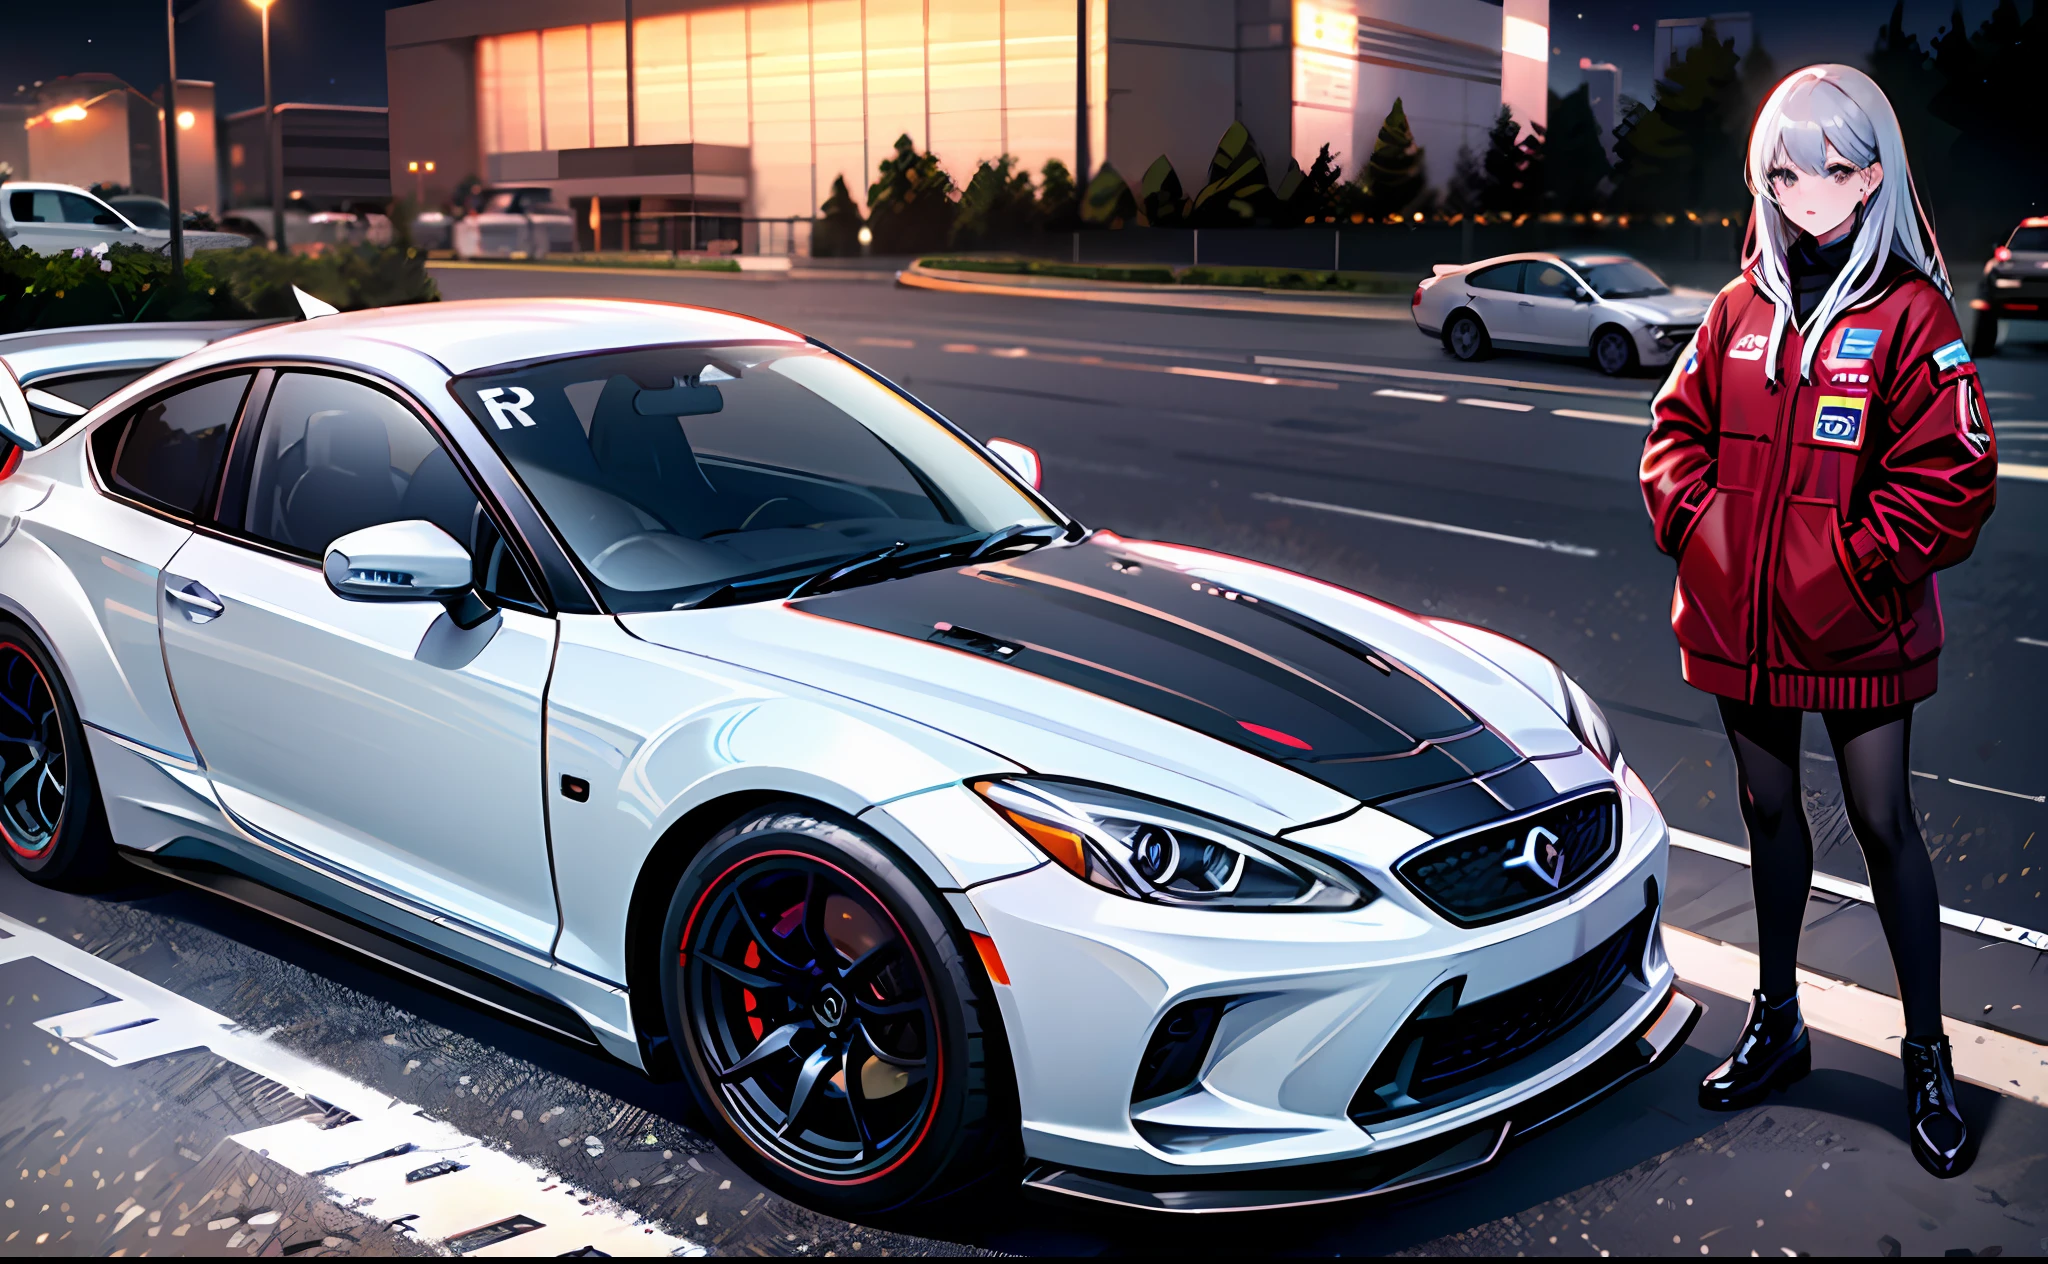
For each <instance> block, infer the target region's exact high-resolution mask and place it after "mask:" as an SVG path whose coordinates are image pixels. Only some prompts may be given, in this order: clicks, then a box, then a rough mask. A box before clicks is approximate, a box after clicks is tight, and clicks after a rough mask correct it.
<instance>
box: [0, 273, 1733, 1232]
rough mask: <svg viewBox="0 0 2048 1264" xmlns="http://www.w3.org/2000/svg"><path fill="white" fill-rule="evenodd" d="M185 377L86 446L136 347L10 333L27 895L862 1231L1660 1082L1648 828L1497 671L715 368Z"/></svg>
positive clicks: (222, 371) (1321, 1171)
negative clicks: (286, 946)
mask: <svg viewBox="0 0 2048 1264" xmlns="http://www.w3.org/2000/svg"><path fill="white" fill-rule="evenodd" d="M219 332H220V331H218V330H216V329H212V328H197V329H192V328H187V329H183V330H179V331H168V330H167V331H162V333H164V334H172V333H175V334H176V336H177V337H180V338H182V339H183V340H184V343H185V345H184V346H174V347H166V348H160V351H161V352H162V353H164V358H165V359H167V360H169V362H168V363H165V364H163V365H162V366H161V367H160V368H157V369H155V370H153V371H151V372H149V373H147V374H145V375H144V376H142V377H140V378H138V379H137V380H135V381H133V382H129V383H127V384H125V385H122V386H121V387H119V389H116V390H114V391H113V392H112V394H110V395H107V396H106V398H105V399H104V400H98V401H97V402H94V403H92V404H91V405H90V406H88V405H87V404H85V403H84V402H83V401H84V400H85V399H87V398H94V399H96V398H97V397H96V395H94V394H91V393H89V392H88V388H90V389H91V391H97V389H98V388H97V386H94V385H93V384H92V383H90V382H85V381H83V380H82V379H81V378H80V376H79V375H82V374H89V373H92V372H95V371H108V369H109V366H110V365H114V364H120V363H128V362H132V361H133V360H134V359H135V358H136V357H137V356H138V355H140V354H142V351H141V349H140V348H139V347H138V345H136V344H135V342H134V341H133V339H132V337H130V338H128V339H127V340H125V341H124V337H123V336H122V335H120V334H119V332H118V331H113V332H110V331H104V330H101V331H94V330H84V331H76V332H75V333H72V334H69V335H56V334H38V335H31V336H24V337H21V338H19V339H11V338H0V417H4V419H5V422H6V429H7V431H8V433H9V434H10V435H11V436H13V438H14V439H15V441H17V442H18V443H19V445H20V446H19V447H18V448H16V449H15V450H14V451H13V452H12V453H11V454H10V455H8V457H7V458H6V459H5V460H4V461H0V854H5V855H6V856H7V857H8V858H9V859H10V860H11V862H12V863H13V864H14V865H15V866H16V867H17V868H18V869H20V870H21V871H22V872H24V873H25V874H27V875H28V876H29V877H30V878H32V879H34V880H36V881H39V882H45V883H60V882H70V881H78V880H81V879H83V878H84V877H85V876H86V875H88V874H89V873H91V872H93V871H95V870H97V869H100V868H102V867H104V866H110V865H112V864H114V863H115V861H116V859H117V857H125V858H126V859H127V860H128V861H130V862H132V863H134V864H138V865H141V866H143V867H145V868H148V869H150V870H153V871H154V872H156V873H158V874H161V875H163V876H165V877H169V878H175V879H178V880H181V881H183V882H187V883H191V884H194V885H196V886H199V887H202V888H205V889H207V890H210V891H213V892H215V893H217V894H218V895H220V896H222V897H224V898H228V899H232V900H236V901H239V902H241V903H243V904H245V905H248V906H251V907H253V908H255V909H258V910H260V911H263V912H266V913H269V914H272V915H275V916H279V917H283V918H287V919H289V920H291V921H292V922H294V923H295V924H297V925H299V926H301V927H304V928H306V929H308V930H311V931H313V932H314V933H317V934H321V935H324V936H327V937H328V938H330V939H333V940H335V941H338V942H340V943H343V944H347V945H349V946H351V947H353V948H355V949H357V950H359V951H361V952H363V953H366V954H369V955H371V956H374V957H377V958H380V959H382V960H384V961H387V962H392V963H395V964H397V965H398V966H399V967H400V968H402V969H403V970H405V971H407V972H409V973H411V974H414V975H416V976H421V977H425V978H428V979H432V980H435V981H437V982H439V983H441V984H442V985H443V986H445V987H447V988H449V989H451V990H453V991H456V992H459V993H460V994H462V995H463V996H465V997H467V998H469V999H470V1000H471V1001H472V1002H475V1003H479V1004H483V1005H487V1006H490V1007H492V1008H494V1009H496V1010H498V1011H499V1012H501V1013H504V1014H508V1015H512V1016H515V1017H517V1018H520V1019H522V1020H524V1021H526V1022H529V1023H532V1024H535V1025H537V1026H540V1027H543V1028H546V1029H548V1030H550V1031H553V1032H556V1033H559V1034H560V1035H561V1036H562V1037H563V1038H565V1039H569V1040H573V1041H575V1042H578V1043H580V1044H583V1045H586V1046H590V1047H594V1048H601V1049H603V1050H605V1051H607V1052H609V1053H611V1054H612V1055H614V1056H615V1057H617V1058H619V1059H621V1060H623V1061H625V1062H628V1063H630V1064H632V1065H634V1066H636V1067H641V1068H645V1069H646V1070H648V1071H649V1072H651V1073H654V1074H656V1075H660V1076H671V1077H679V1078H681V1079H683V1080H684V1081H685V1082H686V1083H687V1084H688V1085H689V1086H690V1089H691V1091H692V1092H693V1093H694V1094H695V1096H696V1099H697V1101H698V1103H699V1105H700V1106H701V1108H702V1113H703V1117H704V1119H705V1120H706V1122H707V1126H708V1127H709V1129H710V1130H711V1132H712V1134H713V1135H714V1136H715V1137H716V1138H717V1139H718V1140H719V1141H720V1143H721V1144H722V1145H723V1146H724V1147H725V1148H726V1150H727V1152H728V1153H730V1154H731V1155H733V1156H734V1158H735V1159H736V1160H737V1161H739V1162H741V1163H743V1164H745V1165H747V1166H748V1167H749V1168H750V1169H751V1170H752V1171H753V1172H754V1173H756V1174H757V1175H758V1176H759V1177H760V1178H761V1179H762V1180H763V1181H764V1182H767V1183H768V1184H770V1185H771V1186H773V1187H774V1188H776V1189H778V1190H781V1191H783V1192H785V1193H787V1194H790V1195H792V1196H794V1197H797V1198H800V1199H802V1200H804V1201H805V1202H807V1203H809V1204H811V1205H813V1206H815V1207H818V1208H821V1209H826V1210H830V1211H832V1212H835V1213H837V1214H841V1215H852V1214H868V1213H872V1212H876V1211H879V1210H882V1209H885V1208H888V1207H893V1206H900V1205H903V1204H906V1203H910V1202H914V1201H917V1200H920V1199H925V1198H930V1197H932V1196H934V1195H936V1194H939V1193H943V1192H945V1191H946V1190H948V1189H951V1188H953V1187H955V1186H957V1185H959V1184H961V1183H964V1182H966V1181H969V1180H972V1179H974V1178H976V1177H978V1176H981V1175H984V1174H986V1173H989V1172H991V1171H1007V1172H1008V1173H1009V1175H1010V1176H1011V1177H1012V1179H1019V1178H1021V1179H1022V1180H1024V1181H1025V1182H1027V1183H1028V1184H1030V1185H1031V1186H1033V1187H1034V1188H1037V1189H1040V1190H1044V1191H1048V1192H1051V1193H1055V1194H1064V1195H1069V1196H1072V1197H1076V1198H1080V1199H1085V1200H1092V1201H1097V1202H1101V1201H1108V1202H1112V1203H1118V1204H1122V1205H1126V1206H1133V1207H1142V1208H1149V1209H1153V1210H1164V1211H1182V1212H1192V1211H1220V1210H1232V1209H1248V1208H1259V1207H1272V1206H1280V1205H1290V1204H1309V1203H1318V1202H1327V1201H1330V1200H1332V1199H1338V1198H1348V1197H1359V1196H1364V1195H1368V1194H1374V1193H1381V1192H1391V1191H1395V1190H1402V1189H1407V1188H1410V1187H1411V1186H1413V1185H1416V1184H1419V1183H1421V1182H1424V1181H1428V1180H1434V1179H1439V1178H1443V1177H1448V1176H1452V1175H1455V1174H1457V1173H1461V1172H1468V1171H1472V1170H1475V1169H1478V1168H1481V1167H1484V1166H1485V1165H1486V1164H1488V1163H1490V1162H1492V1161H1493V1159H1494V1158H1495V1157H1496V1156H1497V1155H1499V1154H1500V1153H1501V1152H1502V1151H1503V1149H1504V1148H1506V1147H1508V1146H1510V1145H1512V1144H1513V1143H1514V1142H1515V1141H1517V1140H1518V1139H1520V1138H1522V1137H1525V1136H1527V1135H1528V1134H1530V1133H1532V1132H1534V1131H1536V1130H1538V1129H1542V1128H1545V1127H1549V1126H1551V1125H1553V1124H1555V1123H1556V1122H1557V1121H1559V1120H1561V1119H1563V1118H1564V1117H1566V1116H1568V1115H1569V1114H1570V1113H1571V1112H1573V1111H1575V1110H1576V1109H1578V1108H1579V1107H1580V1106H1583V1105H1585V1104H1586V1103H1587V1102H1590V1101H1592V1100H1594V1099H1596V1098H1598V1097H1600V1096H1601V1095H1603V1094H1605V1093H1607V1092H1608V1091H1610V1090H1611V1089H1613V1088H1614V1087H1616V1086H1617V1085H1619V1084H1622V1083H1624V1082H1626V1081H1628V1080H1630V1079H1633V1078H1634V1077H1636V1076H1639V1075H1642V1074H1644V1073H1646V1072H1648V1071H1649V1070H1651V1069H1652V1068H1653V1067H1655V1066H1657V1065H1658V1064H1660V1063H1662V1062H1663V1061H1665V1060H1666V1059H1667V1058H1669V1057H1670V1056H1671V1055H1672V1054H1673V1053H1674V1052H1675V1051H1676V1050H1677V1049H1678V1048H1680V1047H1681V1046H1682V1045H1683V1044H1684V1040H1685V1033H1686V1031H1687V1030H1688V1029H1689V1028H1690V1026H1691V1025H1692V1023H1693V1021H1694V1019H1695V1018H1696V1016H1697V1014H1698V1012H1699V1010H1698V1006H1697V1004H1696V1003H1695V1002H1693V1001H1691V1000H1689V999H1688V998H1686V997H1685V996H1684V995H1683V994H1682V993H1680V992H1679V991H1677V989H1676V987H1675V983H1676V979H1675V976H1674V973H1673V969H1672V966H1671V963H1670V962H1669V960H1668V959H1667V958H1666V957H1665V955H1664V952H1663V948H1662V944H1661V940H1660V936H1659V919H1660V914H1661V910H1662V906H1663V896H1664V890H1665V882H1666V871H1665V862H1666V855H1667V847H1668V836H1667V833H1666V830H1665V825H1664V821H1663V818H1662V817H1661V815H1660V814H1659V813H1658V810H1657V805H1656V803H1655V802H1654V801H1653V800H1652V798H1651V797H1650V793H1649V791H1648V789H1647V788H1645V786H1644V785H1643V782H1642V780H1641V779H1640V778H1639V777H1637V776H1636V774H1635V773H1634V772H1632V771H1631V770H1630V769H1629V767H1628V765H1627V763H1626V761H1625V760H1624V758H1623V756H1622V754H1621V751H1620V750H1619V748H1618V746H1617V743H1616V741H1615V738H1614V734H1613V732H1612V730H1611V729H1609V727H1608V726H1607V723H1606V721H1605V719H1604V718H1603V717H1602V715H1601V713H1600V710H1599V708H1598V707H1597V706H1595V705H1594V704H1593V702H1592V700H1591V699H1590V698H1589V697H1587V696H1586V694H1585V692H1584V691H1583V690H1582V689H1580V688H1579V686H1578V685H1576V684H1574V683H1573V682H1572V681H1571V680H1570V679H1568V678H1567V677H1566V676H1565V675H1564V674H1563V673H1562V672H1561V671H1559V670H1558V668H1557V666H1556V665H1555V664H1553V663H1552V662H1550V660H1548V659H1546V658H1544V657H1543V656H1542V655H1540V654H1538V653H1536V652H1535V651H1533V650H1531V649H1528V648H1527V647H1525V646H1522V645H1520V644H1518V643H1517V642H1514V641H1511V640H1509V639H1507V638H1506V637H1503V636H1500V635H1498V634H1496V633H1492V632H1488V631H1485V630H1483V629H1480V628H1476V627H1471V626H1468V625H1462V624H1457V623H1452V622H1449V621H1445V620H1436V619H1427V618H1422V617H1419V616H1416V615H1412V614H1409V613H1406V612H1404V611H1401V610H1398V609H1395V608H1393V607H1391V606H1387V605H1384V604H1381V603H1379V602H1376V601H1373V600H1371V599H1369V598H1367V597H1364V596H1361V595H1359V594H1356V593H1352V592H1347V591H1345V590H1343V589H1340V588H1337V587H1334V586H1332V585H1329V584H1325V583H1321V582H1318V581H1316V580H1313V579H1310V578H1307V577H1305V576H1301V575H1296V574H1293V573H1291V572H1288V571H1284V570H1280V569H1278V568H1275V567H1270V566H1263V565H1259V564H1257V563H1253V562H1248V561H1243V560H1240V559H1236V558H1231V557H1225V556H1221V555H1218V554H1214V553H1208V552H1204V551H1201V550H1198V549H1190V548H1182V547H1177V546H1174V545H1171V544H1164V543H1158V542H1148V541H1140V540H1127V539H1124V538H1121V537H1119V536H1117V535H1115V534H1113V533H1111V532H1108V531H1101V530H1090V529H1088V528H1086V527H1084V526H1083V525H1082V524H1080V523H1078V522H1076V521H1075V520H1073V519H1072V518H1070V517H1068V516H1066V515H1065V514H1063V513H1061V512H1060V511H1059V510H1058V509H1057V508H1055V507H1054V506H1053V505H1052V504H1051V502H1049V501H1048V500H1046V499H1045V498H1044V497H1043V496H1041V495H1040V494H1039V492H1038V491H1037V489H1036V482H1037V478H1036V468H1037V462H1036V459H1035V455H1034V454H1032V453H1031V452H1030V450H1029V449H1027V448H1023V447H1022V446H1021V445H1015V444H1004V443H1003V441H1000V440H992V441H990V442H989V443H988V444H987V445H983V444H981V443H978V442H976V441H975V440H974V439H972V438H971V437H969V436H968V435H967V434H966V433H965V432H963V431H961V430H959V429H958V428H956V427H955V426H953V425H952V424H951V423H950V422H948V421H946V420H945V419H944V418H942V417H940V416H939V415H938V414H937V413H935V412H933V411H931V410H930V409H928V408H926V407H925V406H923V405H922V404H920V403H918V402H917V401H916V400H914V399H913V398H911V397H910V396H909V395H908V394H906V393H904V392H902V391H901V390H899V389H898V388H896V387H895V386H893V385H891V384H890V383H888V382H887V381H885V380H883V379H881V378H879V377H877V376H875V375H874V374H872V373H870V372H869V371H868V370H866V369H865V368H863V367H862V366H861V365H859V364H857V363H855V362H853V361H851V360H849V359H847V358H845V357H843V356H841V355H839V354H837V353H835V352H834V351H832V350H831V349H830V348H827V347H825V346H823V345H821V344H819V343H817V342H815V341H813V340H809V339H806V338H804V337H802V336H801V335H799V334H795V333H792V332H791V331H789V330H786V329H781V328H778V327H775V326H772V325H767V324H763V323H760V322H757V321H753V320H748V319H745V318H742V317H737V316H732V315H727V314H725V313H719V312H709V311H702V310H698V309H693V308H686V307H677V306H672V305H668V304H658V303H628V302H618V301H608V300H587V299H559V300H513V301H503V302H474V303H436V304H427V305H421V306H417V307H404V308H394V309H390V310H385V311H374V312H353V313H348V314H345V315H327V316H321V317H319V318H317V319H313V320H308V321H305V322H301V323H297V324H290V325H272V326H268V327H264V328H260V329H255V330H252V331H249V332H246V333H240V334H236V335H233V336H229V337H225V338H218V340H217V341H216V340H214V339H215V338H217V337H218V333H219ZM67 337H68V338H69V339H70V340H71V341H69V342H67V341H66V339H67ZM171 355H177V356H178V358H176V359H170V356H171ZM67 392H68V393H67Z"/></svg>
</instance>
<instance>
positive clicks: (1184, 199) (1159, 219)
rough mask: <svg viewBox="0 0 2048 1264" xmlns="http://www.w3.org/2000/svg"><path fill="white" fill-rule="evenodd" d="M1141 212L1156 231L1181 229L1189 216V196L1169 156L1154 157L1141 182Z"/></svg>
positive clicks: (1139, 186)
mask: <svg viewBox="0 0 2048 1264" xmlns="http://www.w3.org/2000/svg"><path fill="white" fill-rule="evenodd" d="M1138 213H1139V214H1140V215H1142V216H1143V217H1144V220H1145V222H1146V223H1147V224H1149V225H1151V226H1152V227H1154V228H1178V227H1180V226H1181V224H1182V223H1184V222H1185V221H1186V219H1187V217H1188V195H1187V193H1186V192H1185V191H1184V190H1183V189H1182V188H1181V187H1180V175H1179V174H1178V173H1177V172H1175V171H1174V169H1173V160H1172V159H1170V158H1168V157H1167V156H1166V155H1165V154H1161V155H1159V156H1158V157H1157V158H1154V159H1153V160H1152V165H1151V166H1149V167H1147V168H1145V175H1144V178H1143V179H1141V180H1139V181H1138Z"/></svg>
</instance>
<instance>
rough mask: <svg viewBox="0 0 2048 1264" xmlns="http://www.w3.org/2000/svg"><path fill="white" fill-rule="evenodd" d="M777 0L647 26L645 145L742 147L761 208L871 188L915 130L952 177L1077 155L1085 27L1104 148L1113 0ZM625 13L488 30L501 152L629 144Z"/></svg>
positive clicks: (494, 150)
mask: <svg viewBox="0 0 2048 1264" xmlns="http://www.w3.org/2000/svg"><path fill="white" fill-rule="evenodd" d="M1087 7H1088V21H1087V30H1086V31H1085V32H1080V31H1077V30H1076V25H1077V23H1076V17H1077V6H1076V4H1075V3H1074V0H768V2H762V3H754V4H735V5H725V6H720V7H706V8H703V9H698V10H694V11H691V12H686V13H670V14H662V15H659V16H654V17H645V18H640V19H638V20H636V21H635V22H634V24H633V61H634V64H633V76H632V79H633V87H632V91H633V98H634V99H633V120H632V127H633V132H634V135H635V138H636V139H637V140H638V142H639V143H640V144H642V145H672V144H685V143H692V142H694V143H701V144H710V145H735V146H744V147H746V148H747V149H748V150H749V151H750V153H751V155H752V162H753V207H752V209H751V212H750V213H751V214H753V215H757V216H778V217H779V216H800V217H809V216H810V215H812V214H814V213H815V212H816V209H817V207H818V204H819V203H820V202H822V201H823V200H824V198H825V196H826V194H827V192H828V191H829V190H830V188H831V185H832V180H833V177H835V176H844V177H845V178H846V184H847V187H848V188H849V189H851V190H852V191H853V194H854V197H855V198H856V199H858V200H861V201H865V199H866V190H867V185H868V183H869V182H871V181H872V180H873V179H874V177H875V167H876V165H877V164H878V163H880V162H881V161H882V160H883V159H884V158H885V157H887V156H888V155H889V154H890V153H891V152H892V151H893V150H894V148H895V144H896V138H897V137H898V136H903V135H908V136H909V137H910V139H911V140H912V142H914V143H915V144H916V145H917V146H918V147H919V148H920V149H929V150H931V151H932V152H934V153H936V154H937V155H938V156H939V160H940V161H941V162H942V163H943V164H944V165H945V167H946V170H947V171H948V172H949V173H950V174H951V175H952V176H953V179H954V181H955V182H956V183H959V184H963V185H964V184H965V183H966V182H967V180H968V178H969V177H970V176H972V175H973V173H974V167H975V164H976V163H978V162H980V161H982V160H984V159H994V158H997V157H999V156H1000V155H1002V154H1005V153H1008V154H1013V155H1015V156H1016V157H1017V158H1018V160H1019V161H1020V162H1021V163H1022V164H1023V166H1024V167H1026V168H1028V169H1029V170H1031V171H1032V172H1034V173H1035V172H1037V171H1038V170H1039V168H1041V167H1042V166H1044V164H1045V162H1046V160H1047V159H1049V158H1058V159H1060V160H1061V161H1062V162H1064V163H1066V164H1067V165H1068V166H1069V167H1072V166H1073V165H1074V73H1075V60H1076V52H1077V49H1076V40H1077V38H1084V39H1085V41H1086V48H1087V55H1088V62H1089V70H1088V80H1089V125H1090V126H1089V132H1090V140H1089V152H1090V153H1091V154H1092V155H1093V156H1094V160H1095V161H1096V162H1097V163H1100V162H1101V161H1102V160H1103V158H1104V155H1105V152H1106V149H1107V118H1106V113H1107V112H1106V111H1105V110H1104V109H1103V102H1104V100H1105V99H1106V95H1107V87H1106V80H1107V78H1108V75H1107V61H1108V45H1109V41H1108V28H1107V16H1106V12H1107V10H1106V4H1105V0H1088V6H1087ZM625 71H626V32H625V24H624V23H623V22H607V23H599V24H594V25H589V26H568V27H557V28H553V29H550V30H544V31H523V32H517V33H514V34H507V35H490V36H483V37H481V38H479V39H478V40H477V88H478V114H479V124H480V129H481V133H482V141H483V147H484V151H485V153H487V154H499V153H522V152H527V151H532V150H541V149H581V148H587V147H590V146H609V145H623V144H625V143H626V135H627V109H626V104H627V102H626V95H627V87H626V73H625Z"/></svg>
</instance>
